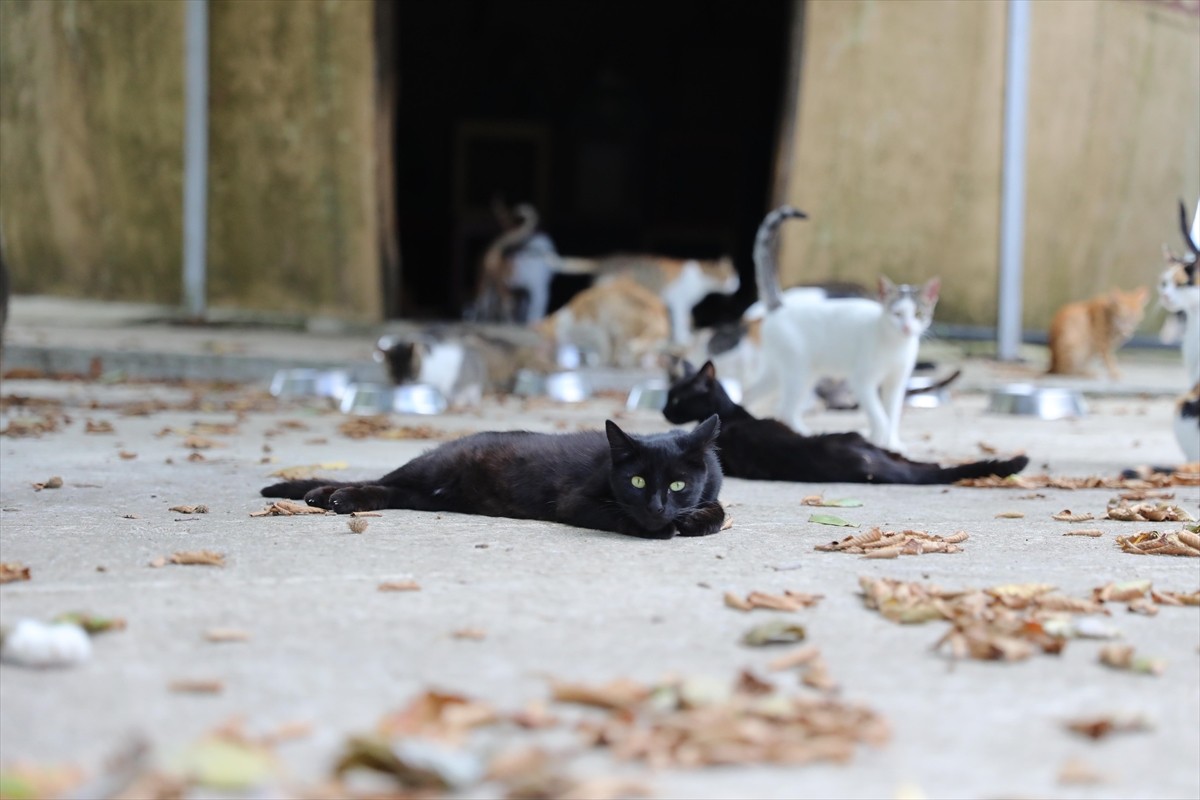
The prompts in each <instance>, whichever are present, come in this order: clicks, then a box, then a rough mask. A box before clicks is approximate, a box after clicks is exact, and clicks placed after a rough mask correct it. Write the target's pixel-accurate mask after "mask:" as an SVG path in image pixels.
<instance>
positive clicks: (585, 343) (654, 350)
mask: <svg viewBox="0 0 1200 800" xmlns="http://www.w3.org/2000/svg"><path fill="white" fill-rule="evenodd" d="M670 326H671V323H670V320H669V319H668V317H667V309H666V306H664V305H663V303H662V301H661V300H659V299H658V296H657V295H656V294H654V293H653V292H651V291H650V290H649V289H647V288H645V287H644V286H642V285H641V284H639V283H638V282H636V281H634V280H633V279H632V278H630V277H628V276H618V277H616V278H614V279H613V280H610V281H604V282H602V283H598V284H596V285H595V286H591V287H589V288H587V289H584V290H583V291H582V292H580V293H579V294H577V295H575V296H574V297H573V298H571V301H570V302H569V303H567V304H566V305H565V306H563V307H562V308H560V309H559V310H558V311H556V312H554V314H552V315H550V316H549V317H547V318H546V319H544V320H542V321H541V322H539V323H538V324H537V325H535V326H534V328H535V330H537V332H538V333H539V334H541V336H542V337H543V338H545V339H546V340H547V341H548V342H553V343H554V344H555V345H556V346H558V347H563V346H566V345H570V346H573V347H576V348H578V349H579V350H580V352H581V353H583V354H584V357H585V360H587V361H588V362H589V363H590V364H592V365H593V366H602V365H603V366H606V365H614V366H619V367H636V366H647V365H649V363H650V362H653V361H655V359H656V357H657V355H658V354H659V353H660V352H661V351H662V349H663V347H664V346H665V345H666V344H667V340H668V338H669V337H670Z"/></svg>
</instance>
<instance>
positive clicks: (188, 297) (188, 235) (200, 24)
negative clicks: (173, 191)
mask: <svg viewBox="0 0 1200 800" xmlns="http://www.w3.org/2000/svg"><path fill="white" fill-rule="evenodd" d="M185 15H186V21H185V28H184V76H185V77H184V81H185V84H184V94H185V100H184V103H185V119H184V132H183V153H184V155H183V298H184V306H185V309H186V311H187V313H188V315H189V316H191V317H193V318H196V319H200V318H203V317H204V315H205V312H206V311H207V304H208V300H207V296H206V288H207V286H206V284H207V272H208V263H207V254H206V251H205V247H206V244H207V241H206V238H207V235H208V0H187V4H186V11H185Z"/></svg>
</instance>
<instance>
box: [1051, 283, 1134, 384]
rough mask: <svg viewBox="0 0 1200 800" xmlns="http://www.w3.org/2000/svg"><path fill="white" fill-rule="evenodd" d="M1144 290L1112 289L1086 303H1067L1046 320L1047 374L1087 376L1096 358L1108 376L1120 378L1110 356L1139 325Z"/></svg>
mask: <svg viewBox="0 0 1200 800" xmlns="http://www.w3.org/2000/svg"><path fill="white" fill-rule="evenodd" d="M1147 295H1148V293H1147V291H1146V287H1145V286H1139V287H1138V288H1136V289H1131V290H1130V291H1128V292H1123V291H1121V290H1120V289H1113V290H1112V291H1111V292H1106V293H1105V294H1102V295H1098V296H1096V297H1093V298H1091V299H1090V300H1079V301H1077V302H1074V303H1067V304H1066V305H1065V306H1063V307H1062V308H1060V309H1059V310H1058V312H1057V313H1056V314H1055V315H1054V319H1052V320H1051V321H1050V367H1049V369H1048V370H1047V372H1048V373H1049V374H1051V375H1090V374H1091V373H1090V372H1089V370H1088V364H1089V363H1090V362H1091V361H1092V359H1093V358H1095V357H1096V356H1099V357H1100V358H1101V360H1103V361H1104V366H1105V368H1106V369H1107V370H1108V376H1109V377H1110V378H1112V379H1113V380H1116V379H1117V378H1119V377H1120V372H1119V371H1118V370H1117V363H1116V360H1115V358H1114V357H1113V354H1114V353H1115V352H1116V351H1117V350H1118V349H1119V348H1120V347H1121V345H1123V344H1125V342H1127V341H1129V339H1130V337H1132V336H1133V333H1134V331H1136V330H1137V327H1138V325H1140V324H1141V322H1142V315H1143V313H1144V311H1145V307H1146V298H1147Z"/></svg>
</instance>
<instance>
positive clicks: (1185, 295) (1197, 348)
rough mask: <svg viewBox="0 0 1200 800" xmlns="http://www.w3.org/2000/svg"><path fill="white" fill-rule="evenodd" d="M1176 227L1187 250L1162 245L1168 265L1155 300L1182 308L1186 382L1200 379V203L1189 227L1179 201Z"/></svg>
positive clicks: (1172, 308)
mask: <svg viewBox="0 0 1200 800" xmlns="http://www.w3.org/2000/svg"><path fill="white" fill-rule="evenodd" d="M1179 228H1180V231H1181V232H1182V233H1183V240H1184V241H1185V242H1186V243H1187V246H1188V250H1189V251H1190V252H1187V253H1184V254H1183V255H1181V256H1178V255H1175V254H1174V253H1173V252H1171V250H1170V248H1168V247H1167V246H1166V245H1163V258H1164V259H1165V260H1166V262H1167V268H1166V269H1164V270H1163V272H1162V276H1161V277H1160V278H1159V281H1158V302H1159V305H1161V306H1162V307H1163V308H1165V309H1166V310H1167V311H1169V312H1172V313H1174V312H1177V311H1182V312H1183V314H1184V317H1185V322H1184V326H1183V341H1182V350H1183V366H1184V371H1185V372H1186V374H1187V385H1188V386H1194V385H1195V384H1196V383H1197V382H1200V275H1198V274H1197V271H1198V269H1200V268H1198V267H1197V265H1196V262H1197V259H1200V203H1197V204H1196V214H1195V217H1194V218H1193V219H1192V228H1191V231H1190V232H1189V231H1188V225H1187V209H1186V208H1185V207H1184V205H1183V203H1180V204H1179Z"/></svg>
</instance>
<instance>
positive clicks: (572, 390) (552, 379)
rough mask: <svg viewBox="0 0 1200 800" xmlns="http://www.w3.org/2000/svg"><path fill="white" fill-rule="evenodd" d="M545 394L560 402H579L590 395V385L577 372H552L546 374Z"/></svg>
mask: <svg viewBox="0 0 1200 800" xmlns="http://www.w3.org/2000/svg"><path fill="white" fill-rule="evenodd" d="M546 395H547V396H548V397H551V398H553V399H555V400H557V401H559V402H560V403H580V402H582V401H584V400H587V399H588V398H589V397H591V396H592V386H591V383H589V381H588V379H587V378H586V377H585V376H584V375H583V374H582V373H579V372H552V373H550V374H549V375H547V376H546Z"/></svg>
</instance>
